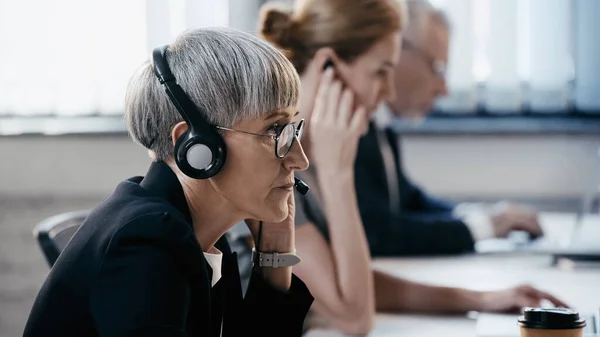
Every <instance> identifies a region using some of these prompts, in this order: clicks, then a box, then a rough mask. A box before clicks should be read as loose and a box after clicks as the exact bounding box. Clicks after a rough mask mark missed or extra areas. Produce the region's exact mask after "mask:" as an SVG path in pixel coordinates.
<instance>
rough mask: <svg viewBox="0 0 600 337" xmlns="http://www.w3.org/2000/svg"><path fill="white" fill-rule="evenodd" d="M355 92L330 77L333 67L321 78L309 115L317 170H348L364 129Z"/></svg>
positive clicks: (364, 125)
mask: <svg viewBox="0 0 600 337" xmlns="http://www.w3.org/2000/svg"><path fill="white" fill-rule="evenodd" d="M354 100H355V98H354V94H353V93H352V91H351V90H350V89H349V88H344V87H343V84H342V82H341V81H340V80H337V79H334V78H333V68H331V67H330V68H328V69H327V70H326V71H325V73H324V74H323V76H322V77H321V83H320V85H319V90H318V91H317V95H316V98H315V106H314V109H313V113H312V116H311V118H310V133H309V137H310V141H311V144H312V146H311V149H312V152H313V157H314V160H315V161H316V165H317V166H318V167H319V170H326V171H331V172H335V173H339V172H340V171H347V170H351V169H352V168H353V167H354V159H355V158H356V151H357V148H358V139H359V138H360V137H361V136H362V134H363V133H364V132H365V131H366V130H367V125H368V121H367V113H366V111H365V108H364V107H362V106H358V107H357V108H354V106H355V101H354Z"/></svg>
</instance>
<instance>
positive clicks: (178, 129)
mask: <svg viewBox="0 0 600 337" xmlns="http://www.w3.org/2000/svg"><path fill="white" fill-rule="evenodd" d="M187 130H188V126H187V123H186V122H184V121H181V122H179V123H177V124H175V126H174V127H173V129H171V137H169V138H171V141H172V142H173V146H175V143H177V140H178V139H179V137H181V135H183V133H184V132H186V131H187Z"/></svg>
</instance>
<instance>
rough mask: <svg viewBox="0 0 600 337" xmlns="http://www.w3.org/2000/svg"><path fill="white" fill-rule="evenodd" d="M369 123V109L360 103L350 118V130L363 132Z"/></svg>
mask: <svg viewBox="0 0 600 337" xmlns="http://www.w3.org/2000/svg"><path fill="white" fill-rule="evenodd" d="M366 123H367V110H366V109H365V107H364V106H362V105H360V106H358V108H356V110H354V113H353V115H352V119H351V120H350V130H352V131H355V132H361V133H362V132H363V130H364V129H365V127H366Z"/></svg>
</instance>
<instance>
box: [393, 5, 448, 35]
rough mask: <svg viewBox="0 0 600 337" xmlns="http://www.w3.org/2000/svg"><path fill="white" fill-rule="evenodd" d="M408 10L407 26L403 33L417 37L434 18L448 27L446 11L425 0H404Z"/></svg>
mask: <svg viewBox="0 0 600 337" xmlns="http://www.w3.org/2000/svg"><path fill="white" fill-rule="evenodd" d="M404 2H405V3H406V8H407V10H408V26H407V27H406V32H405V35H407V36H410V37H412V38H413V39H419V38H420V36H421V34H422V32H423V31H424V28H425V27H426V26H427V24H428V23H429V20H435V21H436V22H438V23H440V24H442V25H443V26H444V27H446V28H447V29H450V20H449V19H448V16H447V15H446V13H445V12H444V11H443V10H441V9H439V8H436V7H435V6H434V5H432V4H431V3H430V2H429V1H427V0H405V1H404Z"/></svg>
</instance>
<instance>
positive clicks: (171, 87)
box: [152, 45, 310, 194]
mask: <svg viewBox="0 0 600 337" xmlns="http://www.w3.org/2000/svg"><path fill="white" fill-rule="evenodd" d="M168 47H169V46H168V45H167V46H162V47H157V48H155V49H154V51H153V52H152V60H153V62H154V74H155V75H156V77H158V80H159V81H160V84H162V85H163V86H164V87H165V91H166V92H167V95H168V96H169V98H170V99H171V102H173V104H174V105H175V107H176V108H177V111H179V113H180V114H181V117H183V119H184V120H185V122H186V123H187V125H188V130H187V131H186V132H185V133H184V134H182V135H181V136H180V137H179V139H177V142H175V150H174V154H175V162H176V163H177V167H179V169H180V170H181V172H183V173H184V174H185V175H187V176H189V177H191V178H195V179H208V178H210V177H213V176H214V175H216V174H217V173H219V171H221V169H222V168H223V165H225V160H226V159H227V147H226V146H225V141H224V140H223V137H222V136H221V135H220V134H219V133H218V132H217V130H216V129H215V128H214V127H213V126H212V125H211V124H210V123H209V122H208V121H207V120H206V119H205V117H204V116H206V111H204V110H203V109H201V108H200V107H198V106H197V105H196V104H194V102H192V100H191V99H190V97H189V96H188V95H187V94H186V93H185V91H183V89H182V88H181V86H179V84H177V80H176V79H175V76H173V73H172V72H171V69H170V68H169V64H168V63H167V49H168ZM294 181H295V184H294V186H295V187H296V190H298V192H300V193H301V194H306V193H308V191H309V189H310V187H309V186H308V185H307V184H306V183H305V182H303V181H302V180H300V179H298V178H294Z"/></svg>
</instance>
